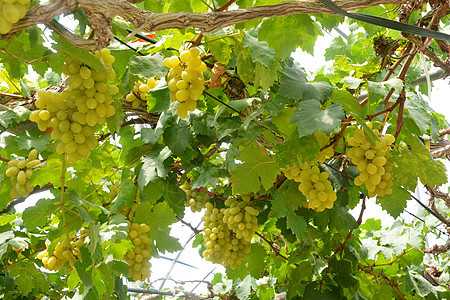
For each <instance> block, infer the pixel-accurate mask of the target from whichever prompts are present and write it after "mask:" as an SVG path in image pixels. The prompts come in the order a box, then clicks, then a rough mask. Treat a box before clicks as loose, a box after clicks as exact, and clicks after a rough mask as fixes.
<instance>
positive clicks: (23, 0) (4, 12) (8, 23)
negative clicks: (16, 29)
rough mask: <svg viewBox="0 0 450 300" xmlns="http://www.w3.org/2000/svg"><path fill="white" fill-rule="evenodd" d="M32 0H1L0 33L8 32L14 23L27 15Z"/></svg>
mask: <svg viewBox="0 0 450 300" xmlns="http://www.w3.org/2000/svg"><path fill="white" fill-rule="evenodd" d="M29 8H30V0H17V1H5V0H0V34H7V33H8V32H9V31H10V30H11V29H12V25H13V24H14V23H17V22H18V21H19V20H20V19H22V18H23V17H25V15H26V13H27V11H28V9H29Z"/></svg>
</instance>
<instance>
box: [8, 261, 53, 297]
mask: <svg viewBox="0 0 450 300" xmlns="http://www.w3.org/2000/svg"><path fill="white" fill-rule="evenodd" d="M9 271H10V272H11V277H15V280H14V281H15V283H16V284H17V287H18V288H19V289H20V292H21V293H22V295H23V296H25V295H27V294H29V293H30V292H31V290H32V289H33V288H34V287H36V286H37V287H38V288H39V289H40V290H42V291H44V290H48V289H49V287H50V282H49V281H48V280H47V279H46V278H45V277H44V274H42V273H41V272H39V271H38V270H36V267H35V265H34V263H33V262H31V261H30V262H27V263H26V262H20V263H18V264H16V265H14V266H12V267H11V268H9Z"/></svg>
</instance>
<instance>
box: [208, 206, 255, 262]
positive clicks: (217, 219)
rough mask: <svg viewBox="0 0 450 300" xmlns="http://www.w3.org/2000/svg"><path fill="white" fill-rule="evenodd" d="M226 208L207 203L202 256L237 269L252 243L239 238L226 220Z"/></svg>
mask: <svg viewBox="0 0 450 300" xmlns="http://www.w3.org/2000/svg"><path fill="white" fill-rule="evenodd" d="M225 210H226V209H225V208H221V209H220V210H219V209H218V208H215V207H214V206H213V205H212V204H211V203H207V204H206V211H205V215H204V216H203V217H202V221H203V222H204V223H203V232H204V238H203V242H204V245H205V248H206V249H205V250H204V251H203V252H202V256H203V257H204V258H205V259H206V260H208V261H210V262H212V263H215V264H221V265H222V266H224V267H227V266H230V268H231V269H233V270H234V269H236V268H237V266H238V265H240V264H241V263H242V261H243V260H244V259H245V255H246V254H248V253H249V252H250V243H249V242H247V241H246V240H245V239H242V238H241V239H239V238H237V237H236V235H235V233H234V232H233V231H232V230H230V228H229V227H228V225H227V223H226V222H225V221H224V219H225V218H224V217H225Z"/></svg>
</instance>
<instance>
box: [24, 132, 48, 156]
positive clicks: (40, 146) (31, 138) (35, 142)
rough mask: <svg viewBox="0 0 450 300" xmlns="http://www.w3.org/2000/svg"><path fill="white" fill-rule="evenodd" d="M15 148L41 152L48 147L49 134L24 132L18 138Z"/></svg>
mask: <svg viewBox="0 0 450 300" xmlns="http://www.w3.org/2000/svg"><path fill="white" fill-rule="evenodd" d="M17 137H18V139H17V146H18V147H19V149H26V150H30V149H33V148H34V149H36V150H37V151H38V152H39V153H40V152H43V151H44V149H45V147H46V146H47V145H48V142H49V137H50V134H49V133H46V134H42V132H41V131H39V130H24V131H22V132H21V133H20V134H19V135H18V136H17Z"/></svg>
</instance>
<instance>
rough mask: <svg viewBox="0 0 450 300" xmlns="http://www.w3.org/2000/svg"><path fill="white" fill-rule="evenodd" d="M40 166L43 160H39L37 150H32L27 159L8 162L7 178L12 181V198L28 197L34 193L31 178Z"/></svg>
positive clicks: (10, 193)
mask: <svg viewBox="0 0 450 300" xmlns="http://www.w3.org/2000/svg"><path fill="white" fill-rule="evenodd" d="M40 164H41V160H39V159H38V152H37V150H36V149H33V150H31V151H30V153H29V154H28V157H27V158H25V159H22V160H18V159H12V160H10V161H9V162H8V169H7V170H6V177H9V178H10V179H9V180H10V181H11V186H12V188H11V191H10V192H9V195H10V196H11V198H16V197H18V196H22V197H27V196H28V195H29V194H30V193H31V191H33V189H34V186H32V185H31V183H30V178H31V175H33V171H34V170H36V169H37V168H39V165H40Z"/></svg>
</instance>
